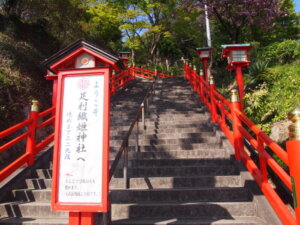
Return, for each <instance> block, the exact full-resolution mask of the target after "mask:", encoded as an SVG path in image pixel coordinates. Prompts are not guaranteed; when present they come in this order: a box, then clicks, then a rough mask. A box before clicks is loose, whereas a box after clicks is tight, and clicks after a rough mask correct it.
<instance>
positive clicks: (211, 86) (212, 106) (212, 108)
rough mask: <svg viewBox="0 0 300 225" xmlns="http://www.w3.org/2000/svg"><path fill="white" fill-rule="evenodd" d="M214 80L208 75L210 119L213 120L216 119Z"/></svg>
mask: <svg viewBox="0 0 300 225" xmlns="http://www.w3.org/2000/svg"><path fill="white" fill-rule="evenodd" d="M215 88H216V87H215V81H214V78H213V77H212V76H210V77H209V91H210V113H211V120H212V121H213V122H216V121H217V107H216V98H215V94H214V91H215Z"/></svg>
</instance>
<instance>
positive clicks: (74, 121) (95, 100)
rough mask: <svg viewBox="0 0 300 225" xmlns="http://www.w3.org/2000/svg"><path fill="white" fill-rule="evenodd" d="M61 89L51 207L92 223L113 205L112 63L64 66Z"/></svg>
mask: <svg viewBox="0 0 300 225" xmlns="http://www.w3.org/2000/svg"><path fill="white" fill-rule="evenodd" d="M57 91H58V92H57V111H56V124H55V127H56V129H55V142H54V143H55V145H54V157H53V188H52V189H53V190H52V192H53V194H52V203H51V207H52V210H53V211H70V220H69V224H72V225H75V224H78V225H92V224H93V213H94V212H107V210H108V160H109V118H110V117H109V106H110V98H109V68H93V69H79V70H78V69H77V70H68V71H60V72H59V73H58V87H57Z"/></svg>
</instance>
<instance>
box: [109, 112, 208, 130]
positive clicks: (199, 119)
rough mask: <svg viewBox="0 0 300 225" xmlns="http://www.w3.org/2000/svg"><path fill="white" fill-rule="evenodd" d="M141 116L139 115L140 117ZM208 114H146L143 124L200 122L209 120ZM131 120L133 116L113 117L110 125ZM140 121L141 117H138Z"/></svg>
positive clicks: (121, 123)
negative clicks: (151, 115) (176, 115)
mask: <svg viewBox="0 0 300 225" xmlns="http://www.w3.org/2000/svg"><path fill="white" fill-rule="evenodd" d="M140 118H141V117H140ZM210 118H211V117H210V116H206V115H202V116H197V117H190V118H187V117H178V118H177V117H171V116H170V118H168V116H167V115H166V116H164V117H163V118H161V117H156V116H153V117H152V118H151V117H148V116H147V114H146V115H145V124H146V125H150V126H151V125H152V126H154V125H156V126H157V125H164V124H173V123H175V124H191V123H192V124H194V123H201V122H203V121H209V120H210ZM133 120H135V117H134V118H126V117H125V118H124V117H122V118H121V119H115V120H111V121H110V125H111V126H112V127H114V126H118V125H124V124H126V123H128V121H129V122H130V123H131V122H132V121H133ZM140 122H141V119H140Z"/></svg>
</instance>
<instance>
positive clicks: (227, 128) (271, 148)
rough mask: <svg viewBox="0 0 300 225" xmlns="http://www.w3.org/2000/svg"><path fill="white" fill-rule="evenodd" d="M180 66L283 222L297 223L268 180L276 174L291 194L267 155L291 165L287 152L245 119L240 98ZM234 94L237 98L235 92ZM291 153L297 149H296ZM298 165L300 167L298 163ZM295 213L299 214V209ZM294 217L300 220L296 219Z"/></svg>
mask: <svg viewBox="0 0 300 225" xmlns="http://www.w3.org/2000/svg"><path fill="white" fill-rule="evenodd" d="M183 68H184V73H183V74H184V76H185V78H186V79H187V80H188V81H189V83H190V84H191V85H192V88H193V89H194V90H195V91H196V92H197V93H199V95H200V101H201V102H202V103H204V104H205V105H206V106H207V108H208V109H209V111H210V112H211V114H212V121H213V122H216V123H218V125H219V127H220V128H221V130H222V131H223V132H224V134H225V136H226V137H227V138H228V140H229V141H230V143H231V144H232V145H233V147H234V150H235V158H236V160H239V161H242V162H243V163H244V164H245V166H246V168H247V169H248V170H249V172H250V173H251V174H252V176H253V177H254V179H255V181H256V182H257V184H258V186H259V187H260V189H261V191H262V192H263V194H264V195H265V196H266V198H267V200H268V201H269V203H270V205H271V206H272V207H273V209H274V211H275V212H276V213H277V215H278V217H279V218H280V220H281V221H282V223H283V224H285V225H295V224H297V222H296V217H295V215H294V213H292V212H291V211H290V209H289V208H288V206H286V204H285V203H284V199H282V198H281V197H280V196H279V194H278V193H277V192H276V190H275V189H274V187H273V185H272V184H271V183H270V181H269V175H270V171H272V172H273V173H274V174H276V175H277V177H278V178H277V179H280V181H281V182H282V183H283V184H284V185H285V186H286V187H287V189H288V190H289V191H290V195H292V191H293V188H292V182H291V176H290V175H289V174H288V173H287V172H286V171H285V170H284V169H283V168H282V167H281V166H280V165H279V164H278V163H277V162H276V161H275V160H274V158H273V157H272V156H271V155H270V154H269V152H272V153H273V154H275V155H276V156H277V157H278V158H279V159H281V160H282V161H283V162H284V163H285V164H286V165H287V166H288V167H290V166H291V165H290V164H289V160H288V154H287V152H286V151H285V150H284V149H283V148H281V147H280V146H279V145H278V144H277V143H276V142H274V141H273V140H272V139H271V138H270V137H269V136H268V135H266V134H265V133H264V132H263V131H262V130H261V129H260V128H259V127H258V126H257V125H256V124H254V123H253V122H252V121H251V120H250V119H249V118H247V116H246V115H245V113H244V112H242V108H241V107H242V106H241V103H240V101H239V100H237V99H234V93H232V99H231V102H229V101H228V100H226V99H225V98H224V97H223V96H222V95H221V94H220V93H218V92H217V91H216V90H215V86H214V85H213V83H212V82H210V84H209V83H208V82H207V81H205V80H204V79H203V76H199V75H198V74H196V75H195V70H192V67H191V66H189V65H188V64H187V63H185V62H184V65H183ZM195 86H197V87H195ZM235 96H236V97H238V96H237V93H236V95H235ZM245 141H247V142H248V143H250V145H251V146H252V147H253V149H254V151H255V154H256V155H257V156H258V162H257V163H256V162H255V160H253V159H252V158H251V156H252V155H251V153H250V152H249V151H248V150H247V148H246V145H245ZM288 143H290V146H292V147H290V148H291V149H296V148H297V147H298V148H299V145H300V142H299V141H298V142H297V141H293V142H291V141H290V142H288ZM291 143H293V144H291ZM295 143H296V144H298V146H296V144H295ZM294 152H296V150H295V151H294ZM299 159H300V154H299ZM257 164H258V165H257ZM298 164H299V162H298ZM298 167H299V169H300V166H298ZM294 174H299V171H298V173H297V172H294ZM299 190H300V189H299ZM294 197H295V196H294ZM296 207H297V206H295V208H296ZM297 211H298V208H296V215H297ZM298 214H299V215H300V210H299V213H298ZM297 219H298V220H299V218H297ZM298 220H297V221H298ZM299 221H300V220H299ZM299 221H298V222H299Z"/></svg>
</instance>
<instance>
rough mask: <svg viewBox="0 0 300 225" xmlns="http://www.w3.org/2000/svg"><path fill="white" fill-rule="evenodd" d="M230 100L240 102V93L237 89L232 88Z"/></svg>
mask: <svg viewBox="0 0 300 225" xmlns="http://www.w3.org/2000/svg"><path fill="white" fill-rule="evenodd" d="M230 101H231V102H239V101H240V98H239V93H238V91H237V90H236V89H232V90H231V91H230Z"/></svg>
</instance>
